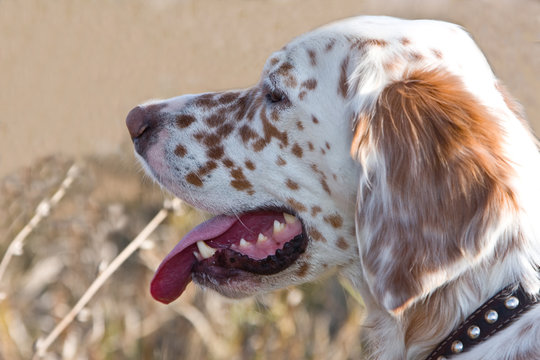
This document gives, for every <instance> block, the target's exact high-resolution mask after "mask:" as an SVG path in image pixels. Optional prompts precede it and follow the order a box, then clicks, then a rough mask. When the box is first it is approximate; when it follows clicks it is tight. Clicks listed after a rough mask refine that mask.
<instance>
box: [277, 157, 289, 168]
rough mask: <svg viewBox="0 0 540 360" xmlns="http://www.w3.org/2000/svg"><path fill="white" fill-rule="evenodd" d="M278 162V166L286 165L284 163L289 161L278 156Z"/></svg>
mask: <svg viewBox="0 0 540 360" xmlns="http://www.w3.org/2000/svg"><path fill="white" fill-rule="evenodd" d="M276 164H277V165H278V166H284V165H287V162H286V161H285V159H283V158H282V157H281V156H278V158H277V160H276Z"/></svg>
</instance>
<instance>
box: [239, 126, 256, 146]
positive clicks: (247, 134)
mask: <svg viewBox="0 0 540 360" xmlns="http://www.w3.org/2000/svg"><path fill="white" fill-rule="evenodd" d="M238 132H239V133H240V138H242V141H243V142H244V144H245V143H247V142H248V141H249V140H250V139H255V138H257V133H256V132H255V131H253V129H252V128H250V127H249V126H248V125H243V126H242V127H240V129H238Z"/></svg>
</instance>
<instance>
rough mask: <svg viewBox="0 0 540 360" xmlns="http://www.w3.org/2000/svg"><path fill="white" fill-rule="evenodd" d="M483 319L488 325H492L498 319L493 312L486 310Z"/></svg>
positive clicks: (497, 315)
mask: <svg viewBox="0 0 540 360" xmlns="http://www.w3.org/2000/svg"><path fill="white" fill-rule="evenodd" d="M484 319H485V320H486V322H487V323H488V324H493V323H494V322H496V321H497V320H498V319H499V314H497V312H496V311H495V310H488V311H486V313H485V315H484Z"/></svg>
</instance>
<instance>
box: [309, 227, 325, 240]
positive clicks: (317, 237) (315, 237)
mask: <svg viewBox="0 0 540 360" xmlns="http://www.w3.org/2000/svg"><path fill="white" fill-rule="evenodd" d="M309 237H310V238H312V239H313V240H314V241H321V242H326V239H325V238H324V237H323V236H322V234H321V233H320V232H318V231H317V230H315V229H311V230H309Z"/></svg>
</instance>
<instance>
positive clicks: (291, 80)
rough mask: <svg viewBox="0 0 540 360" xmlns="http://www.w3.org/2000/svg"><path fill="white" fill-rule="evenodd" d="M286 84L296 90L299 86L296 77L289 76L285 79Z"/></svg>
mask: <svg viewBox="0 0 540 360" xmlns="http://www.w3.org/2000/svg"><path fill="white" fill-rule="evenodd" d="M284 84H285V86H287V87H290V88H295V87H296V86H297V85H298V82H297V81H296V77H294V76H293V75H289V76H287V77H286V78H285V82H284Z"/></svg>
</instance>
